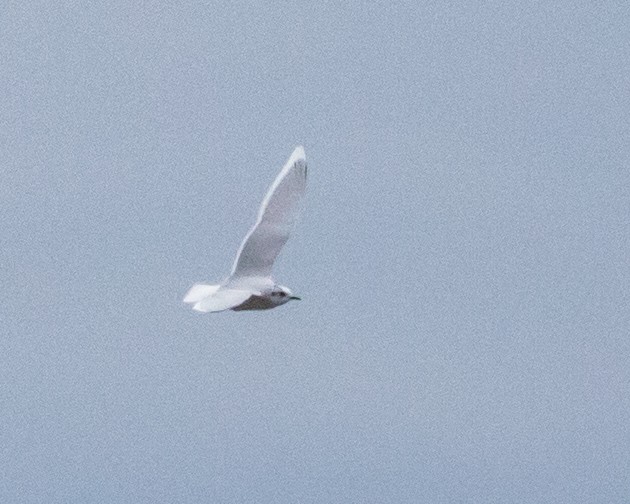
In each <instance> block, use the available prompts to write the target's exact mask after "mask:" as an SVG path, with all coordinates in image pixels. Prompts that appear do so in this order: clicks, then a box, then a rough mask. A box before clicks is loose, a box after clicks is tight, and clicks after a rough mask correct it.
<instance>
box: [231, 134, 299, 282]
mask: <svg viewBox="0 0 630 504" xmlns="http://www.w3.org/2000/svg"><path fill="white" fill-rule="evenodd" d="M306 171H307V170H306V158H305V156H304V149H303V148H302V147H301V146H300V147H297V148H296V149H295V150H294V151H293V154H291V157H290V158H289V160H288V161H287V163H286V164H285V165H284V167H283V168H282V170H281V171H280V173H279V174H278V176H277V177H276V180H274V182H273V184H271V187H270V188H269V190H268V191H267V194H266V196H265V199H264V200H263V202H262V204H261V206H260V210H259V211H258V219H257V220H256V224H254V227H252V228H251V229H250V231H249V233H247V236H245V239H244V240H243V242H242V243H241V246H240V248H239V249H238V254H237V255H236V260H235V261H234V266H233V267H232V273H231V276H232V277H253V276H257V277H269V276H271V269H272V267H273V263H274V261H275V260H276V257H278V254H279V253H280V250H281V249H282V247H283V246H284V244H285V243H286V241H287V240H288V239H289V234H290V233H291V230H292V229H293V225H294V224H295V221H296V219H297V215H298V211H299V203H300V200H301V199H302V196H303V195H304V191H305V190H306Z"/></svg>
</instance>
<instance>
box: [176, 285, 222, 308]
mask: <svg viewBox="0 0 630 504" xmlns="http://www.w3.org/2000/svg"><path fill="white" fill-rule="evenodd" d="M219 287H221V286H220V285H205V284H195V285H193V286H192V287H191V288H190V290H189V291H188V293H187V294H186V297H184V303H191V304H194V303H197V302H198V301H201V300H202V299H203V298H206V297H208V296H211V295H212V294H214V293H215V292H216V291H218V290H219Z"/></svg>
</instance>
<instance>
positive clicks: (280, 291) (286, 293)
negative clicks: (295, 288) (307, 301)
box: [271, 285, 300, 305]
mask: <svg viewBox="0 0 630 504" xmlns="http://www.w3.org/2000/svg"><path fill="white" fill-rule="evenodd" d="M271 298H272V299H273V300H274V302H275V303H276V304H278V305H281V304H284V303H288V302H289V301H291V300H292V299H295V300H296V301H300V298H299V297H297V296H296V295H294V294H293V292H292V291H291V289H289V288H288V287H285V286H284V285H276V287H275V289H274V290H273V291H272V292H271Z"/></svg>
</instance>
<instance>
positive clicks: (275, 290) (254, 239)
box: [184, 145, 307, 313]
mask: <svg viewBox="0 0 630 504" xmlns="http://www.w3.org/2000/svg"><path fill="white" fill-rule="evenodd" d="M306 176H307V166H306V156H305V154H304V147H302V146H301V145H300V146H298V147H296V148H295V150H294V151H293V153H292V154H291V156H290V157H289V160H288V161H287V162H286V163H285V165H284V166H283V168H282V170H280V173H279V174H278V176H277V177H276V179H275V180H274V181H273V183H272V184H271V186H270V187H269V189H268V191H267V194H266V195H265V197H264V199H263V201H262V203H261V205H260V209H259V210H258V217H257V219H256V223H255V224H254V225H253V226H252V228H251V229H250V230H249V232H248V233H247V234H246V235H245V238H244V239H243V241H242V242H241V246H240V247H239V249H238V252H237V254H236V258H235V259H234V264H233V266H232V270H231V272H230V275H229V276H228V277H227V278H226V279H225V280H223V281H222V282H221V283H220V284H218V285H207V284H195V285H193V286H192V287H191V288H190V290H189V291H188V293H187V294H186V296H185V297H184V303H188V304H191V305H192V309H193V310H195V311H198V312H202V313H208V312H221V311H225V310H233V311H244V310H269V309H271V308H276V307H278V306H281V305H283V304H285V303H288V302H289V301H292V300H298V301H299V300H300V298H299V297H298V296H295V295H294V294H293V292H292V291H291V289H289V288H288V287H286V286H284V285H280V284H278V283H276V281H275V280H274V279H273V276H272V268H273V263H274V261H275V260H276V258H277V257H278V254H279V253H280V251H281V250H282V247H283V246H284V244H285V243H286V241H287V240H288V239H289V235H290V233H291V231H292V230H293V228H294V225H295V222H296V220H297V217H298V214H299V210H300V203H301V200H302V197H303V195H304V192H305V190H306V178H307V177H306Z"/></svg>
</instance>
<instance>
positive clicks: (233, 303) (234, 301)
mask: <svg viewBox="0 0 630 504" xmlns="http://www.w3.org/2000/svg"><path fill="white" fill-rule="evenodd" d="M252 294H254V293H253V292H251V291H246V290H236V289H219V290H218V291H217V292H215V293H214V294H211V295H210V296H208V297H206V298H204V299H202V300H200V301H198V302H197V303H195V305H194V306H193V310H196V311H199V312H203V313H208V312H219V311H224V310H229V309H230V308H235V307H237V306H239V305H242V304H243V303H244V302H245V301H247V300H248V299H249V298H250V297H251V296H252Z"/></svg>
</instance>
